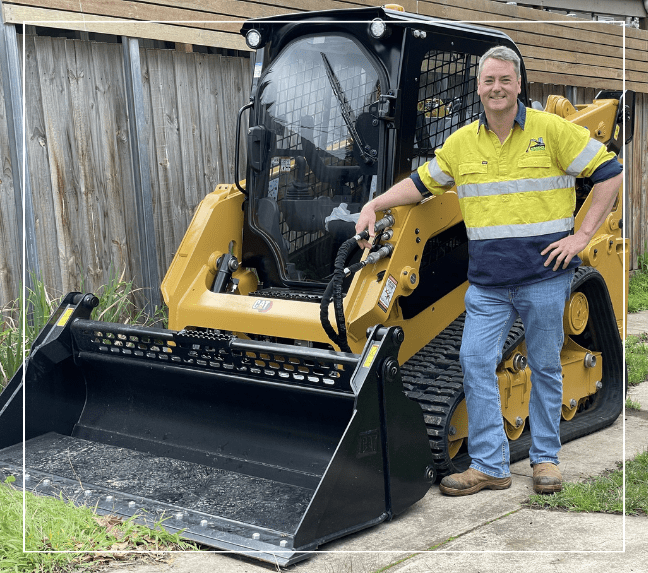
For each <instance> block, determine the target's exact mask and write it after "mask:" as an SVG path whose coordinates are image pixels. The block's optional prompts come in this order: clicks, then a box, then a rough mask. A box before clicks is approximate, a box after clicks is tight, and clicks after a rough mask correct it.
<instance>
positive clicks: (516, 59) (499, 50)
mask: <svg viewBox="0 0 648 573" xmlns="http://www.w3.org/2000/svg"><path fill="white" fill-rule="evenodd" d="M489 58H493V59H494V60H502V61H504V62H512V63H513V68H514V69H515V76H516V78H518V79H519V77H520V56H518V55H517V54H516V53H515V52H514V51H513V50H511V48H508V47H507V46H495V47H494V48H491V49H490V50H488V51H487V52H486V53H485V54H484V55H483V56H482V57H481V58H479V68H478V69H477V77H480V76H481V73H482V70H483V69H484V64H485V63H486V60H488V59H489Z"/></svg>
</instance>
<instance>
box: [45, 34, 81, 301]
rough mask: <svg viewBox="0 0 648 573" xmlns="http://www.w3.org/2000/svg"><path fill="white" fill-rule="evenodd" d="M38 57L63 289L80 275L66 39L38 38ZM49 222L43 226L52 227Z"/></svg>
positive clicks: (53, 238)
mask: <svg viewBox="0 0 648 573" xmlns="http://www.w3.org/2000/svg"><path fill="white" fill-rule="evenodd" d="M34 41H35V46H36V59H37V61H38V68H39V72H40V88H41V93H42V102H43V117H44V120H45V127H46V129H45V134H46V139H47V146H48V159H49V173H50V181H51V186H52V198H53V203H52V206H53V213H52V215H53V221H52V222H53V223H54V227H53V228H55V229H56V235H55V236H51V237H48V238H47V240H56V244H57V246H58V256H57V257H56V260H58V264H59V266H60V269H61V290H62V291H65V292H67V291H69V290H74V287H75V283H76V279H77V276H78V273H77V267H76V259H75V249H74V235H73V229H74V226H75V221H74V218H75V216H74V214H73V210H71V209H70V206H71V205H72V206H73V205H74V204H75V203H76V200H75V196H76V193H77V190H76V189H75V188H74V184H75V183H74V179H73V177H74V175H73V172H72V163H73V146H72V145H70V142H73V141H74V133H73V130H71V125H70V123H69V121H68V118H70V117H71V102H70V94H69V89H68V86H67V85H66V84H67V65H66V55H65V42H64V41H60V40H57V39H53V38H47V37H40V36H37V37H35V38H34ZM50 229H52V227H50V225H47V227H46V228H44V229H43V230H44V231H45V232H53V231H50Z"/></svg>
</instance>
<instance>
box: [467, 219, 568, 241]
mask: <svg viewBox="0 0 648 573" xmlns="http://www.w3.org/2000/svg"><path fill="white" fill-rule="evenodd" d="M573 227H574V218H573V217H567V218H566V219H556V220H555V221H544V222H542V223H525V224H522V225H496V226H491V227H468V228H467V229H466V231H467V232H468V238H469V239H470V240H471V241H482V240H484V239H508V238H514V237H536V236H538V235H548V234H549V233H559V232H561V231H570V230H571V229H572V228H573Z"/></svg>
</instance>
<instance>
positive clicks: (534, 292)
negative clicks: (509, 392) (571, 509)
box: [460, 271, 574, 478]
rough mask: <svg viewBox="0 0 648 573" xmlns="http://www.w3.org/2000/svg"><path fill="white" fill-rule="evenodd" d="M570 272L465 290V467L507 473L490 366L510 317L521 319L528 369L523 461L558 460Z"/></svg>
mask: <svg viewBox="0 0 648 573" xmlns="http://www.w3.org/2000/svg"><path fill="white" fill-rule="evenodd" d="M573 276H574V272H573V271H567V272H563V273H561V274H559V275H558V276H556V277H553V278H550V279H546V280H543V281H539V282H536V283H532V284H529V285H523V286H519V287H489V288H484V287H479V286H476V285H470V287H469V288H468V291H467V292H466V297H465V303H466V323H465V327H464V332H463V338H462V341H461V352H460V361H461V367H462V368H463V374H464V391H465V393H466V406H467V408H468V453H469V455H470V457H471V458H472V463H471V466H470V467H472V468H474V469H476V470H478V471H480V472H482V473H485V474H488V475H491V476H493V477H498V478H501V477H508V476H510V475H511V474H510V469H509V446H508V439H507V437H506V433H505V431H504V424H503V419H502V407H501V404H500V393H499V386H498V383H497V375H496V374H495V369H496V368H497V365H498V364H499V362H500V361H501V360H502V347H503V345H504V342H505V341H506V336H507V335H508V333H509V330H510V329H511V326H512V325H513V322H514V321H515V319H516V318H517V317H518V316H520V318H521V319H522V322H523V324H524V329H525V338H526V345H527V350H528V356H527V359H528V364H529V367H530V368H531V372H532V374H531V396H530V399H529V424H530V426H531V449H530V451H529V458H530V461H531V465H535V464H539V463H544V462H550V463H553V464H558V451H559V450H560V415H561V406H562V366H561V363H560V350H561V348H562V344H563V337H564V335H563V312H564V308H565V302H566V301H567V300H568V299H569V296H570V285H571V280H572V278H573Z"/></svg>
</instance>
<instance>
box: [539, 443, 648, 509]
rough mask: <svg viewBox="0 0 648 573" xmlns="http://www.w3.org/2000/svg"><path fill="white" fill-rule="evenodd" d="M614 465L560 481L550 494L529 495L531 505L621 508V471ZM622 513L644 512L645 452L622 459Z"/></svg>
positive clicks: (647, 497) (647, 485) (647, 490)
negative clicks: (577, 478) (585, 478)
mask: <svg viewBox="0 0 648 573" xmlns="http://www.w3.org/2000/svg"><path fill="white" fill-rule="evenodd" d="M617 466H618V469H616V470H614V471H610V472H607V473H606V474H604V475H602V476H598V477H596V478H592V479H591V480H588V481H586V482H582V483H570V482H566V483H564V484H563V490H562V491H561V492H559V493H554V494H552V495H535V494H534V495H532V496H531V497H530V498H529V502H528V504H529V505H530V506H531V507H538V508H550V509H562V510H566V511H578V512H602V513H617V514H620V513H622V512H623V471H622V464H621V463H620V462H619V463H618V464H617ZM626 515H644V516H645V515H648V452H643V453H641V454H638V455H637V456H636V457H635V458H634V459H632V460H629V461H627V462H626Z"/></svg>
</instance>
